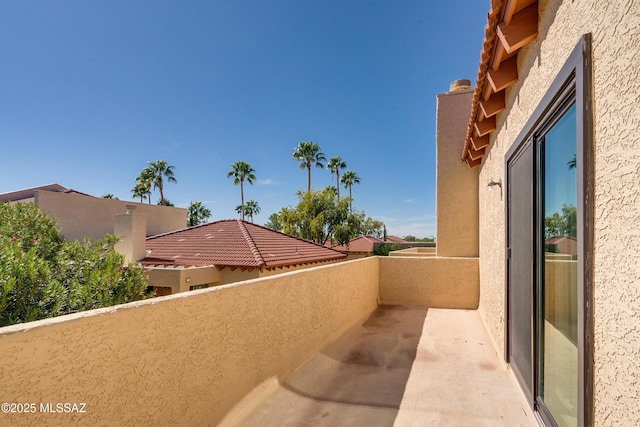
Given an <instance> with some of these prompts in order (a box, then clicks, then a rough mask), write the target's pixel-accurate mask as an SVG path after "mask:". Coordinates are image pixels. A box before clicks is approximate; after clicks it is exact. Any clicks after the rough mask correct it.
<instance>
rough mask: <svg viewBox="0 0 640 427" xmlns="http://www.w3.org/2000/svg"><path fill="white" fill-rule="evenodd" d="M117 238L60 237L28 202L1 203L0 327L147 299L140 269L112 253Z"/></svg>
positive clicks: (142, 273) (116, 253)
mask: <svg viewBox="0 0 640 427" xmlns="http://www.w3.org/2000/svg"><path fill="white" fill-rule="evenodd" d="M116 241H117V238H116V237H115V236H112V235H107V236H106V237H105V238H104V239H101V240H95V241H89V240H85V241H83V242H77V241H72V242H67V241H64V240H63V239H62V238H61V237H60V234H59V230H58V228H57V227H56V223H55V221H54V220H52V219H50V218H48V217H47V215H46V214H45V213H44V212H43V211H42V210H41V209H40V208H39V207H38V206H36V205H35V204H33V203H16V204H13V205H10V204H6V203H0V326H6V325H11V324H15V323H23V322H30V321H33V320H38V319H44V318H47V317H54V316H59V315H62V314H67V313H74V312H77V311H83V310H89V309H93V308H99V307H106V306H110V305H115V304H122V303H125V302H130V301H136V300H139V299H143V298H146V297H148V296H149V295H147V294H146V288H147V278H146V275H145V273H144V271H143V269H142V268H141V267H139V266H136V265H133V264H129V265H128V266H124V265H123V263H124V256H123V255H122V254H120V253H118V252H116V251H115V249H114V245H115V243H116Z"/></svg>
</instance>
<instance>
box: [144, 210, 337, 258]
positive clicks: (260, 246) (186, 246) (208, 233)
mask: <svg viewBox="0 0 640 427" xmlns="http://www.w3.org/2000/svg"><path fill="white" fill-rule="evenodd" d="M149 251H151V253H149ZM147 252H148V253H149V256H147V257H146V258H144V259H142V260H141V261H140V262H141V263H142V264H144V265H172V266H179V265H182V266H207V265H215V266H216V267H218V268H220V269H222V268H225V267H230V268H241V269H243V270H244V269H249V270H252V269H254V268H260V269H263V268H266V269H271V268H275V267H289V266H294V265H300V264H309V263H315V262H324V261H332V260H338V259H342V258H344V257H346V255H345V254H343V253H341V252H338V251H336V250H333V249H330V248H327V247H325V246H322V245H319V244H316V243H313V242H309V241H307V240H303V239H299V238H297V237H293V236H289V235H288V234H284V233H281V232H278V231H274V230H271V229H269V228H266V227H262V226H260V225H256V224H253V223H250V222H247V221H242V220H239V219H230V220H221V221H215V222H211V223H208V224H203V225H198V226H195V227H190V228H186V229H184V230H178V231H173V232H171V233H165V234H161V235H158V236H153V237H149V238H148V239H147Z"/></svg>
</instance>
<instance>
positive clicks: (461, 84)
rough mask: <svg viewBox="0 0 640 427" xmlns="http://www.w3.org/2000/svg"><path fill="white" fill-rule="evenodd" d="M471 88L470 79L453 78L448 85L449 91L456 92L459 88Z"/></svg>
mask: <svg viewBox="0 0 640 427" xmlns="http://www.w3.org/2000/svg"><path fill="white" fill-rule="evenodd" d="M467 89H471V80H467V79H460V80H454V81H452V82H451V84H450V85H449V92H457V91H459V90H467Z"/></svg>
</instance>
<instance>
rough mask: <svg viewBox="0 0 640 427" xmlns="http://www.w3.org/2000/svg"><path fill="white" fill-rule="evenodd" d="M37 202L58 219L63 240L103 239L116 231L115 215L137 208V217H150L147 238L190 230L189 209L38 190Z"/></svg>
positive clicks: (148, 218)
mask: <svg viewBox="0 0 640 427" xmlns="http://www.w3.org/2000/svg"><path fill="white" fill-rule="evenodd" d="M35 202H36V204H37V205H38V206H40V207H41V208H42V209H43V210H44V211H45V212H47V214H48V215H49V216H51V217H53V218H55V219H56V221H57V222H58V226H59V227H60V228H61V233H62V235H63V237H64V238H65V239H67V240H81V239H82V238H83V237H85V236H86V237H88V238H90V239H101V238H103V237H104V235H105V234H108V233H110V234H113V232H114V216H115V215H116V214H122V213H125V212H126V211H127V205H129V206H135V212H136V213H137V214H144V215H146V216H147V233H146V234H147V235H148V236H152V235H156V234H161V233H166V232H168V231H175V230H180V229H183V228H186V226H187V210H186V209H183V208H174V207H168V206H156V205H149V204H146V203H136V202H127V201H123V200H113V199H103V198H101V197H92V196H84V195H82V194H75V193H58V192H53V191H36V196H35Z"/></svg>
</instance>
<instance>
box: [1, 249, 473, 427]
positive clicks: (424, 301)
mask: <svg viewBox="0 0 640 427" xmlns="http://www.w3.org/2000/svg"><path fill="white" fill-rule="evenodd" d="M432 260H433V259H417V258H393V259H392V258H387V257H383V258H380V257H371V258H365V259H360V260H354V261H347V262H343V263H337V264H331V265H327V266H320V267H315V268H309V269H306V270H301V271H295V272H289V273H284V274H282V275H278V276H272V277H265V278H260V279H255V280H249V281H245V282H239V283H236V284H230V285H223V286H219V287H214V288H208V289H202V290H197V291H192V292H185V293H179V294H176V295H170V296H167V297H159V298H155V299H151V300H146V301H140V302H136V303H130V304H125V305H121V306H116V307H111V308H104V309H98V310H92V311H87V312H83V313H77V314H73V315H68V316H61V317H58V318H54V319H47V320H42V321H37V322H32V323H28V324H22V325H14V326H9V327H5V328H2V329H0V378H1V379H2V387H1V388H0V401H2V402H16V403H28V402H33V403H36V404H37V405H39V404H40V403H43V404H46V403H53V404H55V403H67V402H68V403H79V404H80V403H86V406H85V410H86V412H85V413H66V414H65V413H63V414H51V413H43V412H39V411H36V413H30V414H20V413H0V425H72V424H73V425H92V424H99V425H138V424H146V425H183V424H184V422H185V420H189V424H190V425H216V424H218V423H219V422H220V421H221V420H222V419H223V418H224V417H225V415H227V414H228V413H229V411H231V410H232V408H233V407H234V406H236V405H237V404H238V403H239V402H241V401H242V400H243V398H244V397H245V396H247V395H248V394H251V393H252V392H253V394H255V391H256V389H260V386H261V385H262V384H268V383H270V382H271V383H273V382H277V383H282V382H284V381H285V380H286V378H287V377H288V376H289V375H290V374H291V373H292V372H293V371H294V370H295V369H296V368H297V367H298V366H300V365H301V364H302V363H303V362H305V361H306V360H308V359H309V358H310V357H311V356H312V355H313V354H315V353H317V352H318V351H320V350H321V349H322V348H323V347H324V346H325V345H326V344H327V343H330V342H332V340H334V339H336V338H337V337H338V336H340V335H341V334H342V333H343V332H345V331H346V330H348V329H349V328H351V327H353V326H354V325H357V324H358V322H360V323H362V322H363V321H365V320H366V319H367V318H368V317H369V316H370V315H371V313H372V312H373V311H374V310H375V309H376V307H377V306H378V304H379V303H380V299H382V300H383V301H384V302H396V303H406V304H410V305H414V306H421V305H425V306H429V307H436V306H437V307H440V306H448V307H452V306H454V307H458V306H460V307H472V306H474V304H475V301H477V277H475V278H474V277H466V276H465V275H464V274H462V272H463V271H467V272H468V273H469V274H476V276H477V260H468V261H465V260H463V259H459V260H458V261H450V260H440V261H439V262H435V263H434V262H432ZM467 264H468V266H467ZM463 266H466V267H463ZM434 269H435V270H441V271H434ZM449 276H451V277H449ZM463 280H469V281H470V282H471V283H472V285H469V286H466V287H465V286H463V283H462V282H463ZM438 281H443V282H444V283H443V285H438V284H437V282H438ZM474 286H475V288H474ZM469 290H471V292H472V294H473V295H475V296H473V297H471V298H468V297H466V296H465V295H464V294H465V293H466V292H469ZM430 292H436V293H439V295H437V296H434V297H430V296H429V293H430ZM457 299H462V300H463V301H460V302H456V301H455V300H457ZM54 407H55V405H54Z"/></svg>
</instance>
